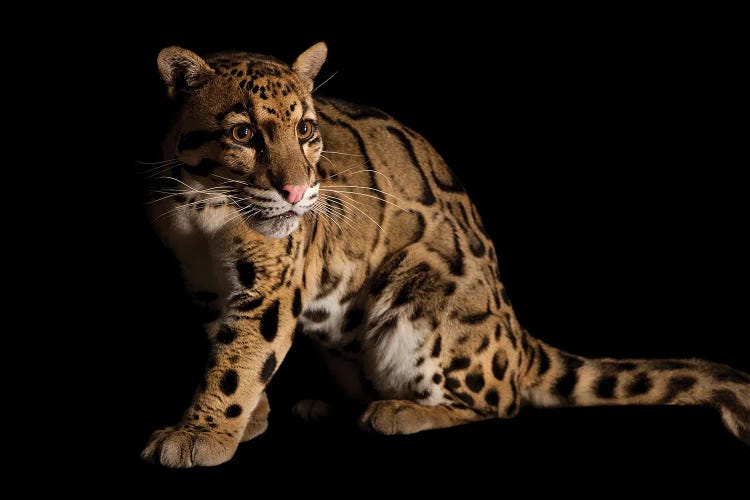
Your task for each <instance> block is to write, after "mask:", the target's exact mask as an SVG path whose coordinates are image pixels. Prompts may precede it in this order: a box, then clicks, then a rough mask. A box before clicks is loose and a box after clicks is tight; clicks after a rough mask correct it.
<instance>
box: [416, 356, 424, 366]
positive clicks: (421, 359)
mask: <svg viewBox="0 0 750 500" xmlns="http://www.w3.org/2000/svg"><path fill="white" fill-rule="evenodd" d="M422 363H424V356H420V357H418V358H417V363H416V366H422Z"/></svg>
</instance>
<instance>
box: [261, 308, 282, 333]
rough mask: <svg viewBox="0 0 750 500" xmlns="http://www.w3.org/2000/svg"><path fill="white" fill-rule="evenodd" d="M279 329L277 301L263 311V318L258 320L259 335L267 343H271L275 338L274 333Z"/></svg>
mask: <svg viewBox="0 0 750 500" xmlns="http://www.w3.org/2000/svg"><path fill="white" fill-rule="evenodd" d="M278 329H279V301H278V300H276V301H274V303H273V304H271V305H270V306H269V307H268V309H266V310H265V311H263V316H261V318H260V334H261V335H263V338H264V339H266V340H267V341H268V342H271V341H272V340H273V339H275V338H276V333H277V331H278Z"/></svg>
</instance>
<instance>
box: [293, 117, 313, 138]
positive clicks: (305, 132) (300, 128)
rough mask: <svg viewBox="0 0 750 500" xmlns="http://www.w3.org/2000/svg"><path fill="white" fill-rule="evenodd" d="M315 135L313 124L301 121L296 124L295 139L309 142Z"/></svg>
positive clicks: (310, 121) (308, 121)
mask: <svg viewBox="0 0 750 500" xmlns="http://www.w3.org/2000/svg"><path fill="white" fill-rule="evenodd" d="M313 135H315V122H314V121H312V120H309V119H308V120H302V121H300V122H299V123H298V124H297V137H299V140H300V141H302V142H305V141H309V140H310V139H311V138H312V136H313Z"/></svg>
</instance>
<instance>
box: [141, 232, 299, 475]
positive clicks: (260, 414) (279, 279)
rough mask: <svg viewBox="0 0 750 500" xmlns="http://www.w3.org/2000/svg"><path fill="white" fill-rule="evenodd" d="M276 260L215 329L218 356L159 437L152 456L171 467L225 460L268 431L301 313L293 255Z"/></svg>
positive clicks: (146, 454)
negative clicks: (269, 394)
mask: <svg viewBox="0 0 750 500" xmlns="http://www.w3.org/2000/svg"><path fill="white" fill-rule="evenodd" d="M267 245H269V244H267ZM245 262H249V261H245ZM274 262H275V263H276V265H274V266H273V267H270V266H269V267H263V266H262V265H260V264H257V263H256V264H252V265H254V268H255V272H254V273H253V275H254V276H253V283H252V286H250V287H248V288H246V289H245V290H243V291H242V292H240V293H235V294H234V295H233V298H230V300H229V302H228V305H227V307H226V310H225V312H224V314H223V317H222V319H221V320H220V321H219V322H218V323H217V327H214V328H213V329H212V330H213V331H211V332H209V339H210V341H211V354H210V357H209V361H208V365H207V369H206V372H205V377H204V380H203V382H202V383H201V385H200V387H199V388H198V390H197V391H196V393H195V396H194V397H193V401H192V403H191V405H190V407H189V408H188V409H187V410H186V411H185V413H184V414H183V416H182V419H181V420H180V422H179V423H178V424H177V425H176V426H173V427H169V428H166V429H162V430H159V431H156V432H154V433H153V434H152V436H151V438H150V440H149V442H148V445H147V446H146V448H145V450H144V451H143V453H142V456H143V458H144V459H146V460H150V461H153V462H155V463H159V464H162V465H166V466H168V467H194V466H205V465H217V464H220V463H223V462H226V461H227V460H229V459H230V458H232V456H233V455H234V452H235V451H236V449H237V446H238V445H239V443H240V442H241V441H246V440H248V439H251V438H252V437H255V436H257V435H258V434H260V433H262V432H263V431H264V430H265V425H266V421H265V419H266V417H267V415H268V411H269V407H268V400H267V399H266V396H265V393H264V391H265V388H266V385H267V384H268V382H269V381H270V379H271V377H272V376H273V374H274V372H275V371H276V369H277V368H278V367H279V365H280V364H281V361H282V360H283V359H284V357H285V356H286V353H287V351H288V350H289V347H290V346H291V342H292V337H293V333H294V327H295V325H296V316H297V315H298V314H299V312H300V310H301V291H300V289H299V287H297V286H292V285H294V283H293V281H296V280H294V276H295V274H296V273H294V272H284V266H291V264H292V258H291V256H287V255H286V254H284V257H282V258H281V259H275V260H274ZM246 265H251V264H246ZM279 266H280V267H279ZM287 268H288V267H287ZM290 281H291V283H288V282H290ZM246 284H248V285H249V284H250V283H247V282H246ZM287 284H288V285H289V286H286V285H287Z"/></svg>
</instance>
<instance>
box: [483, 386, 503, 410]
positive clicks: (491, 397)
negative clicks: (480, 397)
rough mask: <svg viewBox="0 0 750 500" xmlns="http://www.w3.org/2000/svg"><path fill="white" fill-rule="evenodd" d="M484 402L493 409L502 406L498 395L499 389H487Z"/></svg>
mask: <svg viewBox="0 0 750 500" xmlns="http://www.w3.org/2000/svg"><path fill="white" fill-rule="evenodd" d="M484 402H485V403H487V404H488V405H490V406H492V407H493V408H494V407H497V405H499V404H500V396H499V395H498V393H497V389H494V388H493V389H487V393H486V394H485V395H484Z"/></svg>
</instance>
